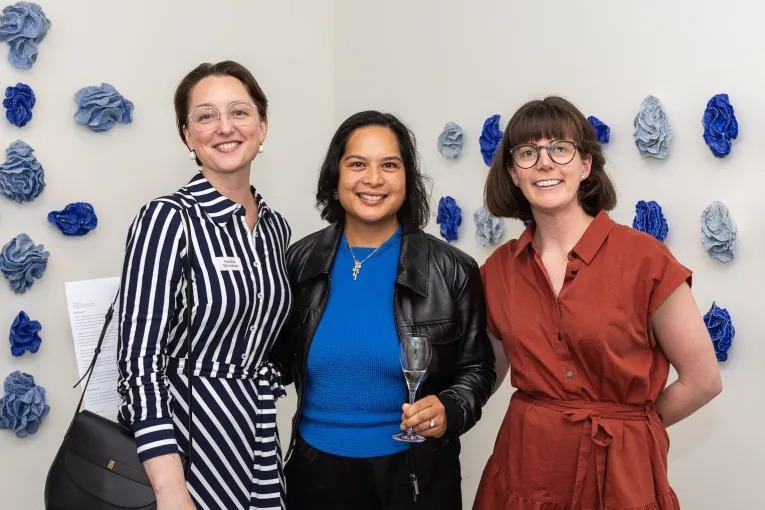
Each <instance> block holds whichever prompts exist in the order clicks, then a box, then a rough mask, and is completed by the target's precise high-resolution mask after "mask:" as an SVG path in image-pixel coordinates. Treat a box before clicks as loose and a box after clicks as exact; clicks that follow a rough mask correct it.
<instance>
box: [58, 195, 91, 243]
mask: <svg viewBox="0 0 765 510" xmlns="http://www.w3.org/2000/svg"><path fill="white" fill-rule="evenodd" d="M48 221H49V222H51V223H53V224H54V225H56V226H57V227H58V229H59V230H60V231H61V232H63V234H64V235H65V236H84V235H85V234H87V233H88V232H90V231H91V230H93V229H94V228H96V226H97V225H98V217H97V216H96V211H95V210H94V209H93V206H92V205H90V204H89V203H87V202H74V203H71V204H69V205H67V206H66V207H64V209H63V210H61V211H51V212H49V213H48Z"/></svg>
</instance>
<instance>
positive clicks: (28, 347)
mask: <svg viewBox="0 0 765 510" xmlns="http://www.w3.org/2000/svg"><path fill="white" fill-rule="evenodd" d="M41 329H42V324H40V322H39V321H33V320H31V319H30V318H29V315H27V314H26V312H24V311H23V310H22V311H20V312H19V314H18V315H17V316H16V318H15V319H13V325H11V334H10V341H11V354H13V355H14V356H17V357H18V356H21V355H22V354H24V353H25V352H27V351H29V352H31V353H32V354H34V353H36V352H37V350H38V349H39V348H40V345H41V344H42V338H40V330H41Z"/></svg>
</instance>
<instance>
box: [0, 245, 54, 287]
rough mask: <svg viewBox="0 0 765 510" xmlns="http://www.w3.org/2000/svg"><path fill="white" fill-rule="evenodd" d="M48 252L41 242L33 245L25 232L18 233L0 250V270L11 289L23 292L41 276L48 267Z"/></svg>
mask: <svg viewBox="0 0 765 510" xmlns="http://www.w3.org/2000/svg"><path fill="white" fill-rule="evenodd" d="M48 257H50V253H48V252H47V251H45V246H43V245H42V244H38V245H35V243H34V242H33V241H32V239H31V238H30V237H29V236H28V235H27V234H19V235H18V236H16V237H14V238H13V239H11V240H10V241H9V242H8V244H6V245H5V246H3V248H2V250H0V272H2V273H3V276H5V278H6V279H7V280H8V282H9V283H10V286H11V290H13V292H15V293H16V294H23V293H25V292H26V291H27V290H28V289H29V288H31V287H32V285H34V283H35V280H36V279H39V278H42V276H43V273H45V270H46V269H47V268H48Z"/></svg>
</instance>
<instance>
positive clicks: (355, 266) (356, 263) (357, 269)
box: [345, 239, 387, 281]
mask: <svg viewBox="0 0 765 510" xmlns="http://www.w3.org/2000/svg"><path fill="white" fill-rule="evenodd" d="M385 244H387V243H383V244H381V245H380V246H378V247H377V248H375V249H374V251H373V252H372V253H370V254H369V255H367V256H366V257H364V260H358V259H357V258H356V255H354V254H353V248H351V244H350V243H349V242H348V239H346V240H345V245H346V246H347V247H348V251H349V252H351V258H352V259H353V269H352V272H353V281H356V278H357V277H358V276H359V272H360V271H361V264H363V263H364V262H366V261H367V260H369V257H371V256H372V255H374V254H375V253H377V250H379V249H380V248H382V247H383V246H384V245H385Z"/></svg>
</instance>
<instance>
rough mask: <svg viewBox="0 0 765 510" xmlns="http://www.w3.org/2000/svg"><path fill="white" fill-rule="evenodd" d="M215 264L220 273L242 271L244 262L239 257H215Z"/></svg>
mask: <svg viewBox="0 0 765 510" xmlns="http://www.w3.org/2000/svg"><path fill="white" fill-rule="evenodd" d="M213 263H214V264H215V268H216V269H217V270H218V271H241V270H242V261H241V260H240V259H239V257H213Z"/></svg>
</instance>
